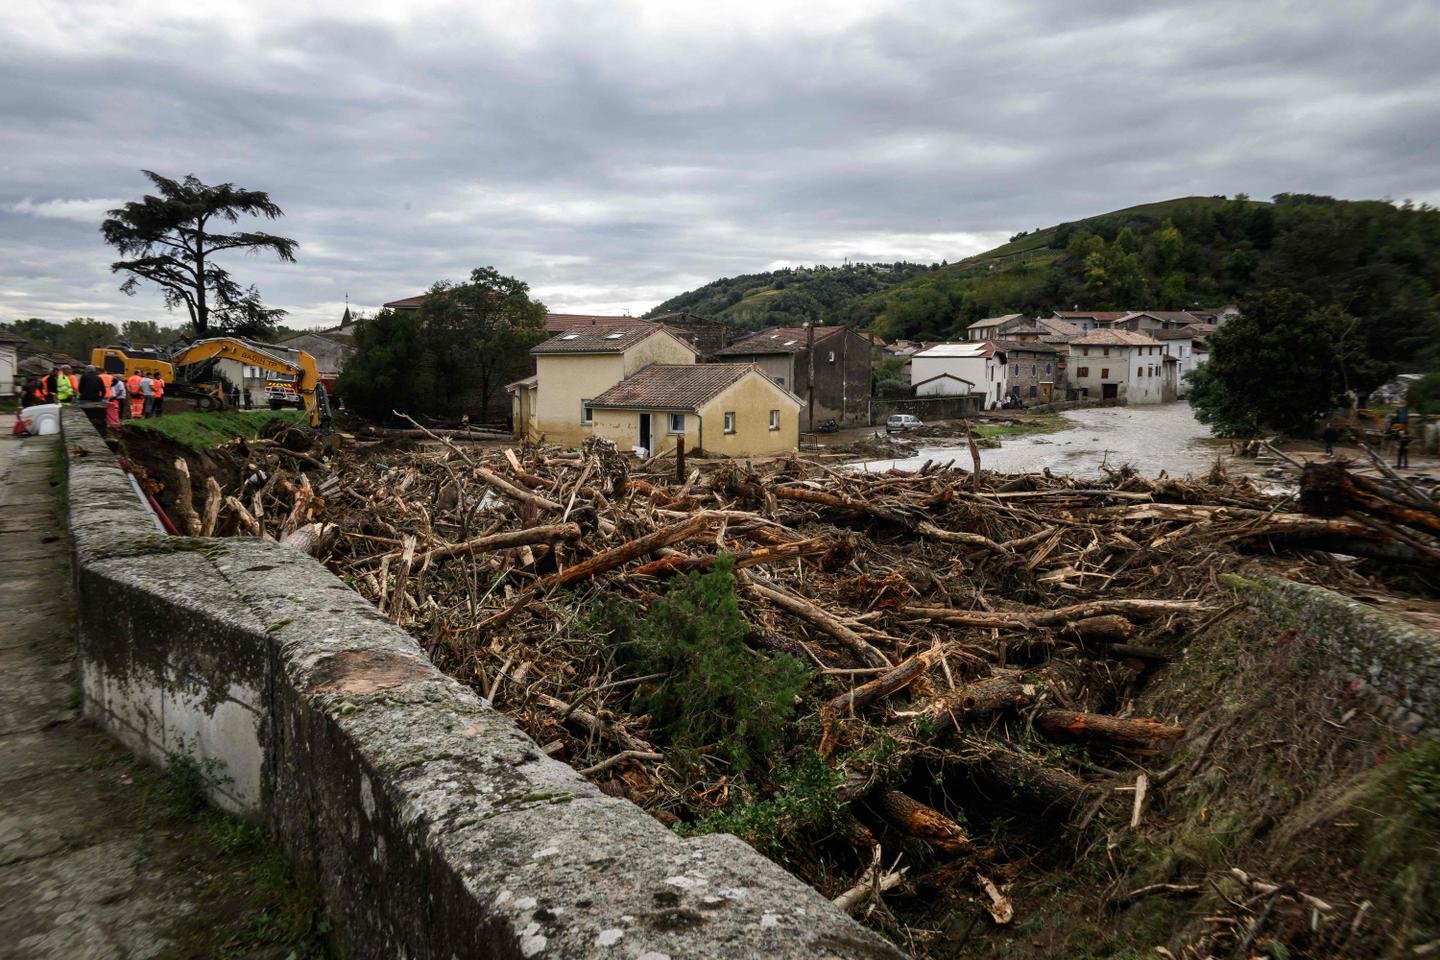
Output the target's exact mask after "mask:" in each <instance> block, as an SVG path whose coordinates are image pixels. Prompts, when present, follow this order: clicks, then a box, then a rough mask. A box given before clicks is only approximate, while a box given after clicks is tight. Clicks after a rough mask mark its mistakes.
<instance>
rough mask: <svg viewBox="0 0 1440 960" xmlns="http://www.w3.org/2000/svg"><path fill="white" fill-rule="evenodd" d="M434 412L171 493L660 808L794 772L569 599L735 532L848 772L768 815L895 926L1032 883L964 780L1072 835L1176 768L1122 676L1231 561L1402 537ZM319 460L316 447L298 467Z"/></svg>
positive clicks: (1165, 647) (814, 746) (1170, 646)
mask: <svg viewBox="0 0 1440 960" xmlns="http://www.w3.org/2000/svg"><path fill="white" fill-rule="evenodd" d="M426 432H427V431H423V430H422V431H421V433H422V434H424V433H426ZM431 441H432V442H431V443H430V444H429V445H428V446H422V447H420V448H411V449H409V450H401V449H395V448H391V447H386V446H384V445H377V446H373V447H368V448H367V447H364V446H360V445H351V446H350V447H348V448H346V449H340V450H331V451H317V450H311V451H308V452H307V451H293V450H289V449H288V448H284V447H283V446H282V447H280V448H279V449H275V448H271V449H270V450H269V451H268V452H266V453H265V455H264V456H263V457H262V456H260V453H259V451H263V450H265V449H266V448H265V447H263V446H262V447H260V448H257V450H256V451H251V453H252V454H253V455H252V457H251V459H250V461H249V465H250V467H251V468H253V469H252V470H251V472H250V473H248V474H247V476H246V478H245V480H244V490H243V491H241V492H238V493H228V494H224V493H222V494H217V495H216V496H215V497H214V498H209V497H207V499H206V502H205V504H204V505H203V508H202V509H195V508H192V509H191V510H189V511H182V516H183V517H184V518H185V521H186V523H187V526H192V527H193V525H194V523H195V521H196V519H198V522H199V527H200V531H201V532H206V531H207V530H212V529H217V527H216V521H215V517H216V516H219V517H220V518H222V519H221V521H220V522H221V523H222V525H223V524H228V525H229V528H230V529H239V530H241V531H244V532H249V533H251V534H252V535H256V534H257V531H258V535H269V536H273V537H276V538H281V537H294V536H295V534H296V533H297V532H299V531H302V530H307V529H308V530H312V531H313V536H312V538H311V539H310V540H309V542H308V543H306V544H303V546H305V547H306V548H307V549H309V550H311V552H313V553H315V555H317V556H318V557H320V558H321V559H322V560H323V561H324V562H325V563H326V564H327V565H328V566H329V567H330V568H331V569H332V570H333V571H334V572H335V573H336V574H337V575H339V576H340V577H342V578H343V579H345V580H346V581H347V582H348V583H350V584H352V585H353V586H354V588H355V589H356V590H357V591H359V592H360V593H361V594H362V595H363V596H365V597H366V598H368V599H369V600H370V601H372V602H373V603H374V604H375V606H376V607H377V608H378V609H379V610H380V611H382V612H383V613H384V615H385V616H387V617H389V618H390V619H392V620H393V621H394V622H396V623H398V624H400V625H402V626H404V627H405V628H407V629H408V630H410V631H411V632H412V633H413V634H414V635H415V636H416V637H417V639H418V640H419V641H420V643H421V644H422V646H424V647H425V648H426V649H427V650H428V651H429V653H430V655H431V657H432V658H433V659H434V661H435V662H436V663H437V664H438V665H440V666H441V667H442V668H443V669H444V670H446V671H447V672H448V673H449V674H450V675H452V676H454V677H456V678H457V679H459V680H460V681H462V682H464V683H467V684H469V685H471V686H473V687H474V688H475V689H477V690H478V691H479V692H480V693H482V694H483V695H484V696H485V697H487V698H489V699H490V700H491V701H492V702H493V703H494V704H495V705H496V706H497V707H498V708H499V709H501V710H503V711H504V712H506V713H507V714H509V715H510V716H512V717H514V718H515V719H516V720H517V721H518V722H519V723H520V724H521V725H522V726H524V727H525V728H526V730H527V731H529V733H530V734H531V735H532V736H533V737H534V738H535V739H536V741H537V742H538V743H540V744H541V745H542V747H543V749H544V750H545V752H546V753H548V754H550V755H552V756H555V757H558V758H561V759H564V760H566V761H568V762H569V763H571V764H572V765H574V766H575V767H576V768H577V769H579V770H580V771H581V772H582V773H583V774H585V775H586V776H587V777H590V778H591V779H592V780H594V781H595V782H596V783H597V784H598V785H599V786H600V788H601V789H603V790H605V791H606V792H608V793H611V794H613V795H615V796H624V797H628V798H629V799H631V800H633V801H634V802H635V803H637V804H639V805H640V806H642V807H643V808H645V809H646V810H648V811H649V812H650V813H651V814H652V815H654V816H656V817H657V818H659V819H661V820H662V821H664V822H666V823H670V824H695V823H696V822H697V821H701V820H703V819H704V818H706V817H707V816H709V815H712V814H715V813H716V812H718V811H723V810H727V809H735V808H736V807H741V806H745V805H747V804H749V805H754V804H758V803H761V802H762V801H763V799H764V798H766V797H768V796H772V795H774V794H775V792H776V791H783V790H784V789H785V788H784V787H783V785H778V784H776V783H773V782H770V780H769V779H768V776H769V774H768V773H767V772H766V771H764V770H751V771H749V772H746V773H743V774H742V773H738V772H736V771H734V770H732V769H730V768H729V767H728V765H727V764H726V763H725V762H724V761H723V760H722V759H720V757H719V756H718V754H716V753H707V752H706V751H705V750H703V749H702V750H701V751H699V756H698V759H697V757H696V756H695V754H694V752H688V753H687V754H686V756H685V758H684V761H683V762H680V761H679V760H677V759H675V754H674V752H672V751H671V750H670V745H669V744H667V743H666V742H664V740H663V736H662V734H661V732H660V731H658V730H656V729H654V727H653V725H652V723H651V718H650V717H648V716H646V715H643V714H640V713H638V712H637V710H636V709H635V708H634V698H635V696H636V694H637V691H640V690H643V689H645V688H646V687H647V685H655V684H664V683H666V682H667V677H666V676H665V675H635V674H634V673H633V672H632V671H627V669H626V666H625V664H624V663H622V662H621V661H620V660H618V659H617V658H616V656H615V655H614V651H613V650H612V649H610V648H609V647H608V646H607V645H606V643H605V642H604V641H603V638H600V639H598V640H597V637H596V635H595V633H594V632H593V631H591V630H588V629H584V626H585V624H586V622H587V617H588V616H589V612H590V611H591V610H592V609H593V608H594V607H595V606H596V604H597V602H598V601H599V600H600V599H601V598H604V597H622V598H625V599H628V600H630V601H634V602H635V603H637V604H638V605H639V606H640V607H642V608H648V607H649V606H650V605H652V604H653V603H655V602H656V601H658V600H660V599H662V598H664V597H665V596H666V594H667V592H668V590H669V589H670V584H671V582H672V581H673V580H674V578H676V577H677V576H680V575H683V574H688V573H693V572H696V571H704V570H707V569H709V568H711V567H712V566H713V565H714V564H715V562H716V559H717V557H718V556H720V555H721V554H722V553H724V554H728V555H729V556H730V557H731V558H733V569H734V576H735V589H736V593H737V595H738V597H739V599H740V604H741V610H742V611H743V613H744V616H745V618H746V620H747V622H748V624H749V626H750V634H749V637H748V641H747V642H748V643H749V645H750V647H751V648H752V649H753V652H754V656H755V657H757V658H764V657H767V656H770V655H772V653H773V652H777V651H778V652H784V653H787V654H790V655H792V656H794V657H796V658H799V659H801V660H803V661H805V662H807V663H809V664H810V665H811V666H812V667H813V670H814V673H813V679H812V680H811V682H810V683H809V685H808V687H807V688H806V692H805V694H804V696H803V698H802V700H803V702H802V703H801V704H800V705H799V708H798V710H797V712H796V718H797V719H796V720H795V721H794V722H793V723H792V728H793V729H792V735H791V737H790V739H789V743H788V745H787V746H786V748H785V749H784V751H783V753H784V755H785V757H787V758H789V759H790V760H794V758H795V757H796V756H797V755H798V754H799V753H801V752H807V751H809V752H813V753H814V754H818V756H819V757H820V758H822V759H823V761H824V763H825V764H827V765H828V767H829V769H831V770H832V771H833V772H834V777H835V780H834V784H833V795H834V801H835V803H836V804H837V805H838V810H837V811H834V812H835V813H836V815H837V819H836V820H835V822H834V823H833V824H832V825H831V827H830V828H829V829H828V831H826V832H825V833H823V835H820V836H814V835H811V834H805V833H804V832H803V831H804V825H803V824H800V823H798V822H794V821H793V820H787V819H786V818H784V817H781V818H780V819H779V821H778V823H776V824H773V825H772V827H773V829H774V830H775V831H776V832H777V834H778V837H779V840H780V841H781V845H782V846H783V845H784V842H785V841H786V840H787V839H789V840H791V841H798V839H799V838H800V837H802V836H804V837H807V838H808V839H807V841H806V846H805V849H803V850H800V849H796V848H792V855H791V856H789V857H788V859H787V864H788V865H789V866H790V867H791V868H792V869H794V870H795V871H796V872H798V873H800V874H801V875H802V876H804V877H805V878H806V879H807V880H809V881H810V882H811V883H813V884H815V885H816V886H818V887H820V888H821V889H822V890H824V891H825V892H826V893H828V894H830V895H831V896H834V897H835V898H836V902H837V903H840V904H841V905H843V906H844V907H845V908H846V909H849V910H852V911H853V912H855V913H857V914H863V915H867V916H870V917H871V919H872V922H875V923H877V924H878V925H880V926H882V927H884V928H886V929H888V930H891V931H892V932H894V931H896V930H903V926H904V925H903V923H901V922H900V921H897V920H896V919H895V917H894V915H892V914H891V913H890V910H891V909H892V908H894V909H902V910H903V904H904V903H905V902H907V901H911V902H916V901H918V902H930V901H933V900H936V899H937V898H938V899H940V900H944V899H946V898H952V899H953V898H964V899H970V900H974V901H975V902H977V903H979V904H980V905H982V906H983V907H984V909H985V910H986V911H987V912H988V914H989V916H990V917H991V918H992V919H993V921H994V922H995V923H1001V924H1003V923H1006V922H1008V921H1009V920H1010V919H1011V917H1012V916H1013V915H1014V912H1015V910H1016V909H1023V905H1021V906H1018V907H1017V905H1015V904H1012V903H1011V901H1010V897H1009V894H1008V892H1007V891H1008V887H1009V884H1010V881H1011V880H1013V879H1014V878H1015V877H1016V876H1017V875H1018V874H1019V873H1021V872H1022V871H1023V870H1024V859H1023V858H1022V857H1020V856H1018V855H1016V854H1015V852H1014V851H1013V850H1012V849H1011V848H1010V847H1009V846H1008V845H1007V843H1006V841H1005V839H1004V836H1003V830H1001V831H1000V832H1001V835H1000V836H999V839H997V837H996V835H995V834H994V833H993V832H992V833H991V834H989V835H981V834H980V833H977V832H976V831H975V830H974V829H973V828H971V827H970V826H968V825H967V824H970V823H974V822H976V821H977V819H979V820H981V821H983V820H984V819H985V817H984V814H983V813H981V812H979V811H978V810H977V805H979V806H985V805H989V806H991V807H997V808H1003V809H1004V810H1005V811H1006V813H1007V816H1008V815H1017V814H1018V813H1020V812H1022V811H1023V812H1024V813H1025V817H1026V818H1027V819H1029V820H1032V821H1034V822H1041V823H1053V824H1056V825H1060V824H1068V826H1069V829H1071V830H1078V831H1082V832H1083V831H1085V830H1087V829H1092V830H1093V829H1096V828H1097V827H1098V826H1099V825H1101V824H1106V825H1108V826H1110V827H1113V828H1116V829H1127V828H1130V827H1138V826H1139V825H1140V824H1141V823H1142V822H1143V821H1144V818H1145V816H1146V810H1147V805H1148V803H1149V802H1150V798H1152V797H1154V796H1155V794H1156V792H1157V791H1160V790H1163V789H1164V787H1165V785H1166V783H1167V781H1169V780H1170V779H1172V778H1174V777H1176V776H1177V774H1180V775H1183V771H1181V770H1179V769H1178V768H1179V765H1178V764H1173V763H1169V762H1167V749H1168V748H1169V747H1170V746H1172V745H1173V744H1175V743H1176V742H1177V741H1179V740H1181V739H1182V738H1185V737H1187V736H1188V735H1190V733H1191V731H1189V730H1188V729H1187V726H1186V722H1185V720H1186V718H1184V717H1143V716H1136V715H1134V713H1133V708H1132V706H1131V704H1132V702H1133V699H1134V697H1135V694H1136V692H1137V691H1138V690H1139V689H1141V688H1142V687H1143V685H1144V684H1145V683H1146V681H1147V679H1148V677H1149V676H1150V675H1151V674H1152V673H1153V671H1154V670H1155V669H1156V667H1157V666H1158V665H1160V664H1163V663H1164V662H1165V661H1167V660H1168V659H1170V658H1171V657H1172V656H1174V655H1175V650H1176V649H1177V647H1178V645H1180V644H1181V643H1183V642H1184V640H1185V638H1187V637H1189V636H1193V635H1194V634H1195V633H1197V632H1199V631H1201V630H1203V629H1205V628H1206V627H1207V626H1209V625H1210V624H1211V623H1213V622H1215V621H1217V620H1218V619H1219V618H1221V617H1224V616H1226V615H1227V614H1230V613H1233V612H1234V611H1235V610H1236V609H1238V607H1239V604H1237V603H1234V602H1232V599H1231V598H1230V597H1229V596H1228V594H1226V593H1225V592H1224V590H1223V589H1222V588H1220V587H1219V585H1218V583H1217V581H1216V575H1217V574H1218V573H1221V572H1224V571H1226V570H1229V569H1235V568H1237V567H1240V566H1242V565H1246V564H1252V563H1270V564H1278V565H1280V566H1281V567H1282V568H1283V569H1284V571H1285V572H1286V573H1287V574H1289V575H1291V576H1295V577H1299V578H1308V579H1312V580H1316V581H1321V582H1325V583H1327V584H1329V585H1331V586H1336V585H1337V584H1339V585H1343V584H1344V583H1347V582H1352V583H1355V584H1360V583H1363V582H1364V576H1365V574H1364V573H1363V572H1362V571H1361V570H1360V568H1359V566H1358V564H1359V561H1357V560H1354V559H1348V558H1337V557H1336V556H1335V555H1334V554H1333V553H1326V552H1318V551H1322V550H1337V549H1343V550H1344V552H1345V553H1346V554H1347V555H1348V557H1349V558H1353V557H1358V556H1365V555H1373V556H1377V557H1394V556H1396V550H1395V547H1396V545H1397V544H1399V545H1400V546H1402V547H1406V542H1405V540H1404V539H1400V538H1396V537H1395V536H1394V534H1393V531H1392V530H1391V529H1389V528H1383V529H1382V528H1381V527H1379V526H1376V525H1374V524H1371V523H1369V522H1367V521H1362V520H1360V519H1357V518H1355V517H1354V516H1353V515H1351V514H1350V513H1349V512H1348V511H1345V512H1343V513H1341V514H1340V515H1327V516H1313V515H1309V514H1306V513H1301V512H1298V511H1297V510H1295V509H1294V504H1293V502H1290V501H1287V500H1286V499H1281V498H1275V497H1271V496H1267V495H1264V494H1262V493H1261V492H1259V491H1258V490H1257V489H1256V488H1254V487H1253V486H1251V485H1250V484H1249V483H1248V482H1247V481H1243V480H1240V481H1236V480H1231V479H1230V478H1227V477H1225V476H1224V475H1223V474H1220V473H1218V472H1217V473H1216V474H1214V475H1212V476H1211V477H1210V478H1209V479H1208V480H1206V481H1180V480H1175V479H1166V478H1162V479H1159V480H1147V479H1144V478H1143V477H1141V476H1139V475H1138V474H1136V473H1135V472H1133V471H1131V470H1129V469H1128V468H1127V469H1121V470H1117V471H1112V472H1110V473H1109V475H1108V476H1107V477H1106V479H1104V480H1103V481H1095V480H1082V479H1074V478H1066V477H1056V476H1050V475H1041V474H1031V475H1019V476H1010V475H1006V476H1001V475H991V474H988V473H979V474H976V473H972V472H969V471H963V470H958V469H952V468H934V467H932V466H927V467H926V468H925V469H922V470H920V471H918V472H912V473H900V472H889V473H880V474H869V473H862V472H847V471H844V470H837V469H833V468H830V467H827V466H823V465H819V464H815V463H812V462H807V461H804V460H801V459H791V460H786V461H780V462H775V463H772V464H769V465H767V466H766V467H765V468H763V469H749V468H747V467H745V466H743V465H740V464H738V463H737V464H729V465H726V466H723V467H720V468H718V469H714V470H712V471H710V472H709V473H702V472H701V471H699V470H695V471H692V472H690V473H689V474H688V476H686V477H685V478H684V479H683V481H680V482H676V481H675V480H674V478H673V477H667V478H662V477H660V476H657V475H644V474H641V473H639V472H638V471H637V470H636V469H635V468H634V467H633V466H632V465H630V464H629V462H628V461H627V460H626V458H624V457H622V456H620V455H618V454H617V453H616V451H615V450H614V448H613V447H612V446H610V445H609V444H607V443H605V442H604V441H593V440H592V441H590V442H588V443H587V444H586V446H585V448H584V449H583V450H582V451H580V452H562V451H559V450H556V449H553V448H531V447H527V448H520V449H508V448H495V447H482V446H477V445H472V444H468V443H463V442H456V441H455V440H452V439H450V438H446V437H432V438H431ZM297 453H303V454H304V456H296V454H297ZM267 458H268V459H267ZM262 460H264V461H265V462H264V464H262V463H261V461H262ZM309 461H314V462H318V463H324V464H326V466H324V467H323V468H322V470H323V472H320V473H316V472H315V471H313V470H312V471H311V472H312V473H315V476H313V477H307V476H306V474H305V470H306V469H307V468H309V467H310V466H311V463H310V462H309ZM1345 495H1346V496H1349V494H1348V493H1346V494H1345ZM217 503H218V504H219V506H218V507H217V506H216V504H217ZM1417 509H1418V508H1417ZM1431 510H1432V512H1433V507H1432V508H1431ZM1332 513H1333V511H1332ZM1427 522H1428V521H1427ZM1408 529H1411V530H1412V531H1413V529H1414V528H1413V527H1410V528H1408ZM1415 536H1416V537H1419V536H1421V534H1420V533H1416V534H1415ZM1417 542H1418V541H1417ZM1406 549H1413V547H1406ZM1400 552H1401V553H1403V552H1404V551H1403V550H1402V551H1400ZM1197 733H1198V732H1197ZM777 759H779V758H778V757H777ZM957 797H958V798H960V799H957ZM995 822H996V823H1000V822H1002V821H1000V820H996V821H995ZM1007 822H1008V821H1007ZM997 829H999V828H997ZM752 839H753V838H752ZM912 947H914V944H912ZM914 948H915V949H919V947H914Z"/></svg>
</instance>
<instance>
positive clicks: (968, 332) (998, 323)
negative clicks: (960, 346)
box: [965, 313, 1031, 342]
mask: <svg viewBox="0 0 1440 960" xmlns="http://www.w3.org/2000/svg"><path fill="white" fill-rule="evenodd" d="M1029 323H1031V320H1030V318H1029V317H1026V316H1025V315H1024V314H1020V313H1007V314H1005V315H1004V316H1000V317H986V318H984V319H983V320H976V321H975V322H974V323H972V324H970V326H968V327H966V328H965V339H966V340H971V341H975V342H979V341H982V340H996V339H999V338H1000V337H1003V336H1007V335H1008V334H1009V332H1010V330H1012V329H1014V328H1016V327H1023V326H1025V325H1026V324H1029Z"/></svg>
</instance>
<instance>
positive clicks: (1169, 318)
mask: <svg viewBox="0 0 1440 960" xmlns="http://www.w3.org/2000/svg"><path fill="white" fill-rule="evenodd" d="M1199 322H1200V321H1199V319H1198V318H1197V317H1195V316H1193V315H1191V314H1190V313H1188V312H1186V311H1184V310H1134V311H1131V312H1130V313H1127V314H1125V316H1123V317H1121V318H1120V319H1118V320H1116V321H1114V322H1113V323H1111V324H1110V329H1112V330H1134V331H1136V332H1137V333H1139V332H1150V331H1154V330H1179V329H1180V328H1181V327H1188V326H1190V325H1191V324H1192V323H1199Z"/></svg>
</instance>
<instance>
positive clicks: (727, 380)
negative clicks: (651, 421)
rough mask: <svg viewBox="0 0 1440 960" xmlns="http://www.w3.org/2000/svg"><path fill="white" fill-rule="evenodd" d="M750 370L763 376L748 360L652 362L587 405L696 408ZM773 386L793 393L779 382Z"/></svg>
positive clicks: (655, 408)
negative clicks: (745, 361)
mask: <svg viewBox="0 0 1440 960" xmlns="http://www.w3.org/2000/svg"><path fill="white" fill-rule="evenodd" d="M752 371H753V372H755V373H757V374H759V375H760V376H764V374H763V373H761V372H760V368H759V367H756V366H755V365H754V364H750V363H652V364H650V365H649V366H648V367H645V368H643V369H641V370H638V371H636V372H635V374H634V376H631V377H627V378H626V379H624V380H621V381H620V382H619V383H617V384H615V386H613V387H611V388H610V389H609V390H606V391H605V392H604V393H602V394H600V396H598V397H595V398H594V399H592V400H591V401H590V405H591V406H592V407H623V408H626V409H636V410H692V411H694V410H699V409H700V408H701V407H702V406H704V405H705V404H706V403H708V402H709V401H710V400H711V399H713V398H714V397H715V395H716V394H718V393H720V392H721V391H722V390H724V389H725V388H726V387H728V386H730V385H731V384H733V383H735V382H736V381H738V380H739V379H740V378H741V377H743V376H745V375H746V374H747V373H750V372H752ZM766 379H767V380H769V378H768V377H766ZM770 382H771V383H774V381H773V380H771V381H770ZM775 386H776V389H778V390H780V391H781V392H782V393H785V394H786V395H787V396H792V397H793V394H790V393H789V392H788V391H786V390H785V389H784V388H783V387H781V386H780V385H779V384H776V385H775Z"/></svg>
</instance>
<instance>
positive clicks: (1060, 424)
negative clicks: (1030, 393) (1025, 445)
mask: <svg viewBox="0 0 1440 960" xmlns="http://www.w3.org/2000/svg"><path fill="white" fill-rule="evenodd" d="M1018 419H1019V421H1020V422H1019V423H981V424H978V425H977V426H976V427H975V436H977V437H981V438H988V437H1027V436H1030V435H1031V434H1036V433H1056V432H1058V431H1060V430H1068V429H1069V428H1070V427H1073V426H1074V425H1075V424H1074V423H1073V422H1072V421H1071V420H1070V419H1069V418H1067V417H1066V416H1065V415H1064V414H1060V413H1032V414H1020V415H1019V417H1018Z"/></svg>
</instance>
